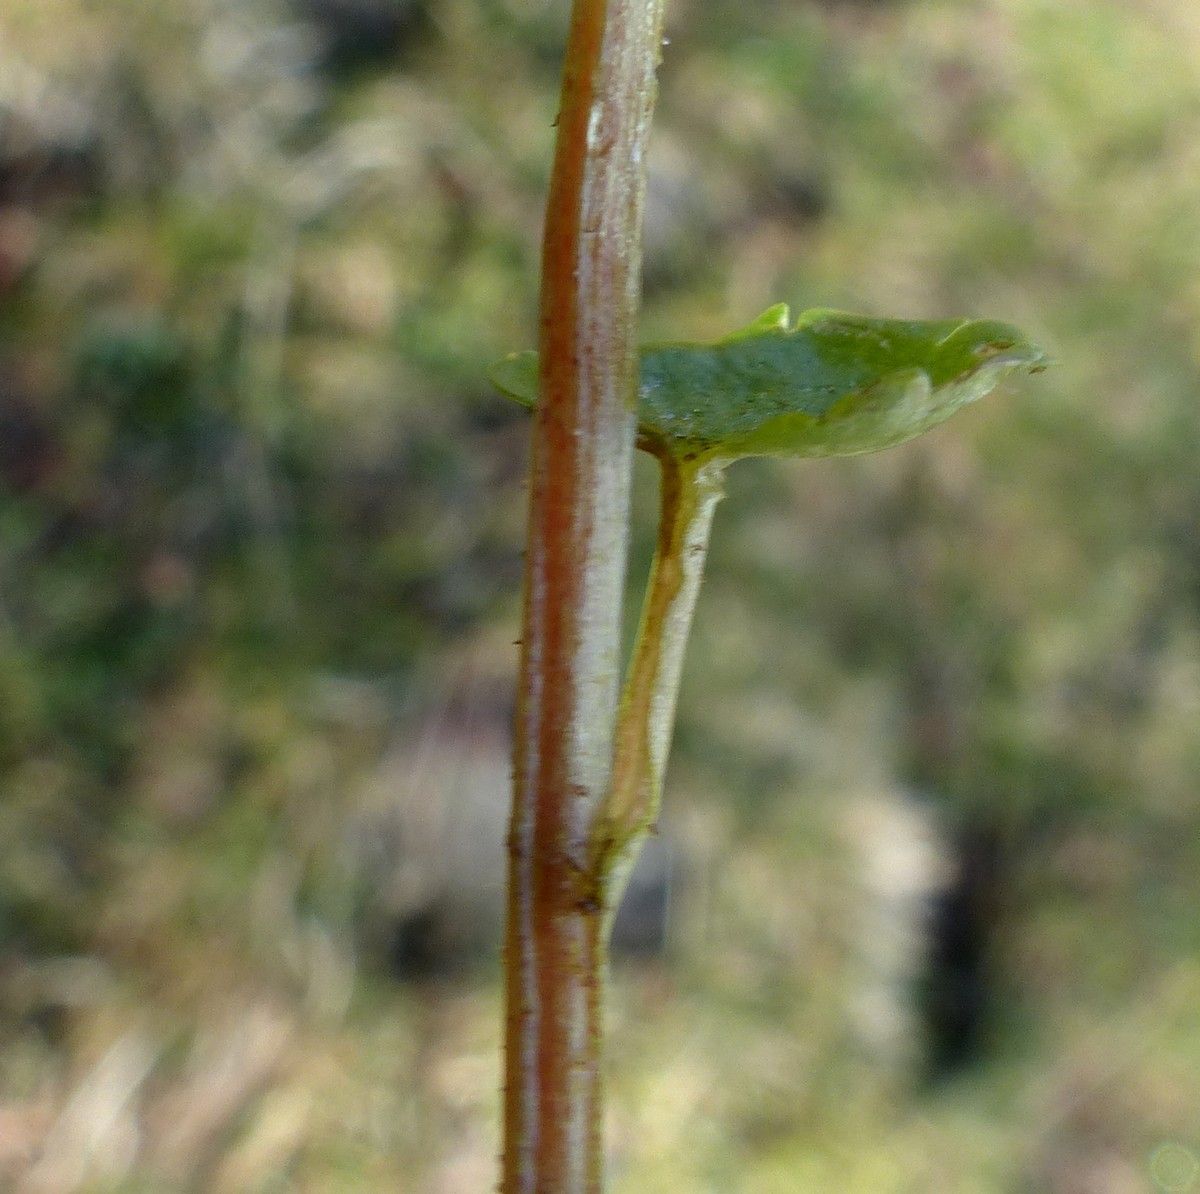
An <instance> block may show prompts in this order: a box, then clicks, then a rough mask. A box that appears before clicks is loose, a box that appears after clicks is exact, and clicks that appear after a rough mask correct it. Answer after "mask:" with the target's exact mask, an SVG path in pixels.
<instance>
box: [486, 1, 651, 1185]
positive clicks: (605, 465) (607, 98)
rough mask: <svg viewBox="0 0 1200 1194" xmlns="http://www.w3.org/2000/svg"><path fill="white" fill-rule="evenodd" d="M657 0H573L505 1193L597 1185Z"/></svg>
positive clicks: (550, 290)
mask: <svg viewBox="0 0 1200 1194" xmlns="http://www.w3.org/2000/svg"><path fill="white" fill-rule="evenodd" d="M660 21H661V0H576V3H575V7H574V12H573V16H572V22H571V30H570V35H569V41H568V46H567V54H566V64H565V67H564V72H563V91H562V103H561V108H560V111H559V121H558V143H557V149H556V153H555V160H554V169H553V174H552V178H551V184H550V196H549V202H548V206H547V212H546V228H545V241H544V246H543V259H542V270H543V274H542V301H541V376H540V390H541V396H542V397H541V401H540V402H539V404H538V408H537V414H536V417H535V420H534V432H533V454H532V484H531V495H530V516H529V538H528V550H527V558H526V577H525V605H524V630H523V635H522V652H521V665H520V675H519V680H518V691H517V715H516V752H515V768H514V771H515V776H514V799H513V816H512V824H511V830H510V836H509V908H508V927H507V933H506V941H505V966H506V996H507V1016H506V1044H505V1095H504V1119H505V1123H504V1158H503V1177H502V1182H501V1190H502V1191H503V1194H594V1192H595V1191H598V1190H599V1189H600V1184H601V1175H602V1151H601V1144H600V1127H601V1112H600V1033H601V1024H600V1017H601V1010H602V1009H601V984H602V978H603V970H604V932H605V929H604V926H605V921H606V918H605V915H604V911H605V910H604V909H603V908H602V907H601V906H599V905H600V903H601V901H599V900H597V898H596V892H597V886H596V884H595V883H594V882H593V880H592V877H591V876H590V875H589V873H588V870H589V862H590V856H591V851H590V847H589V841H588V833H589V826H590V824H591V822H592V819H593V816H594V813H595V809H596V806H597V804H598V802H599V801H600V800H601V798H602V796H603V793H604V790H605V788H606V786H607V783H608V777H609V771H610V767H611V755H612V735H613V720H614V714H615V705H616V689H617V678H618V667H619V661H618V654H619V633H620V617H621V598H622V590H623V586H624V580H625V558H626V536H627V521H628V501H629V477H630V471H631V467H632V454H633V441H634V414H633V402H634V388H635V369H636V321H637V306H638V298H639V291H640V272H641V271H640V264H641V261H640V244H641V211H642V199H643V194H644V189H645V175H644V167H643V164H642V163H643V160H644V151H645V143H646V137H647V132H648V128H649V123H650V113H651V109H652V106H653V97H654V70H655V67H656V65H657V62H658V54H659V43H660Z"/></svg>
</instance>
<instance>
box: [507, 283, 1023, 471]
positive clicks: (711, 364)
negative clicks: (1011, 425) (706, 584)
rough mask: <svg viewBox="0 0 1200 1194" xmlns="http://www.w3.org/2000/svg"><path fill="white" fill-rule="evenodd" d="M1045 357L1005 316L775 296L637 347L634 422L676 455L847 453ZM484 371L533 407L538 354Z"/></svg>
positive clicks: (918, 426) (911, 430)
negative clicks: (718, 333) (742, 314)
mask: <svg viewBox="0 0 1200 1194" xmlns="http://www.w3.org/2000/svg"><path fill="white" fill-rule="evenodd" d="M1045 364H1046V356H1045V353H1043V352H1042V350H1041V349H1040V348H1038V347H1037V346H1036V345H1034V344H1032V343H1030V341H1028V340H1027V339H1025V337H1024V336H1022V335H1021V333H1020V332H1018V331H1017V330H1016V329H1015V328H1012V327H1009V326H1008V325H1007V324H1003V323H995V322H991V321H986V320H975V321H972V320H942V321H936V322H916V321H911V320H902V319H868V318H866V317H864V316H860V315H848V314H846V313H844V312H841V311H828V310H814V311H806V312H805V313H804V314H803V315H801V316H800V318H799V320H798V322H797V323H796V326H795V327H793V328H789V327H788V308H787V306H786V305H785V304H779V305H778V306H775V307H772V308H770V310H768V311H765V312H764V313H763V314H762V315H760V316H759V317H758V319H756V320H755V321H754V322H753V323H751V324H750V325H749V326H748V327H745V328H743V329H741V330H740V331H738V332H735V333H734V334H733V335H731V336H726V337H725V338H724V339H723V340H718V341H716V342H715V343H712V344H658V345H650V346H648V347H645V348H643V349H642V354H641V376H640V381H639V387H638V430H639V435H640V441H641V444H642V446H643V447H645V448H646V449H648V450H649V451H651V452H654V453H656V454H658V455H664V454H665V455H670V456H674V457H677V458H710V459H728V460H733V459H737V458H738V457H742V456H850V455H855V454H857V453H860V452H874V451H877V450H878V449H880V448H887V447H891V446H892V445H893V444H899V443H902V442H903V441H904V440H907V439H911V438H912V437H913V436H916V435H920V434H921V432H923V431H926V430H928V429H929V428H930V427H933V426H935V425H936V424H938V423H941V422H942V421H943V420H945V419H948V418H949V417H950V416H951V415H952V414H953V413H954V412H955V411H956V410H958V408H959V407H961V406H965V405H966V404H967V403H969V402H974V401H975V400H976V399H978V398H982V397H983V396H984V395H985V394H986V393H988V391H989V390H991V389H993V388H994V387H995V386H996V384H997V383H998V382H999V381H1000V380H1001V379H1002V378H1004V377H1005V376H1006V375H1008V374H1012V373H1021V372H1025V373H1030V372H1036V371H1038V370H1040V369H1043V368H1045ZM491 378H492V381H493V382H494V383H495V384H496V386H497V387H498V388H499V389H500V390H501V391H502V392H503V393H505V394H507V395H508V396H509V397H511V398H514V399H516V400H517V401H518V402H521V403H523V404H524V405H526V406H533V405H534V403H535V402H536V400H537V384H538V381H537V354H536V353H533V352H523V353H514V354H512V355H511V356H508V357H505V358H504V359H503V360H502V361H499V362H497V364H496V365H494V366H493V367H492V369H491Z"/></svg>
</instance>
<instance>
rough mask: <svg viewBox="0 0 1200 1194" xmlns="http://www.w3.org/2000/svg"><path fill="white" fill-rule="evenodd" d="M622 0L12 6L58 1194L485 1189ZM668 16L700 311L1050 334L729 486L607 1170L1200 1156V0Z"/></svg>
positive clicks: (1175, 1176)
mask: <svg viewBox="0 0 1200 1194" xmlns="http://www.w3.org/2000/svg"><path fill="white" fill-rule="evenodd" d="M565 10H566V5H565V4H548V3H544V2H543V0H295V3H293V4H286V3H284V2H283V0H278V2H275V0H176V2H175V3H171V4H163V3H158V2H152V0H128V2H126V3H120V4H102V5H97V4H85V3H83V0H8V3H6V4H5V5H3V6H2V8H0V764H2V767H3V772H2V780H0V782H2V785H3V800H2V803H0V1174H3V1177H0V1183H10V1184H13V1185H15V1186H17V1188H20V1189H27V1190H48V1191H55V1192H57V1191H68V1190H87V1191H91V1190H104V1191H107V1190H128V1191H140V1190H153V1191H156V1192H157V1191H165V1190H175V1189H206V1190H207V1189H211V1190H217V1191H231V1192H232V1191H237V1192H241V1191H255V1190H261V1191H269V1190H280V1189H291V1188H297V1189H320V1190H363V1191H367V1190H377V1189H385V1188H386V1189H406V1190H413V1191H419V1192H421V1194H425V1192H429V1194H435V1192H443V1191H444V1192H450V1191H454V1192H457V1191H462V1190H476V1189H478V1190H483V1189H487V1188H489V1186H490V1184H491V1182H492V1180H493V1177H492V1170H493V1156H494V1153H495V1149H496V1143H495V1142H496V1131H495V1121H494V1116H495V1106H496V1099H495V1091H494V1087H495V1084H496V1082H497V1080H498V1064H497V1059H496V1056H495V1049H496V1042H497V1037H498V1030H497V1013H496V1008H497V990H496V981H495V980H496V975H495V967H494V965H487V964H483V965H481V966H479V967H477V968H476V969H474V970H471V969H469V968H468V969H466V970H463V971H460V972H456V973H451V974H447V975H444V976H443V977H442V978H441V979H440V980H438V981H437V982H430V981H426V982H424V983H419V984H414V983H412V982H408V981H404V980H405V979H406V978H408V977H411V975H412V974H413V973H414V972H416V971H417V970H418V969H420V970H421V972H422V973H428V972H429V970H430V966H429V965H428V963H429V960H430V957H431V956H433V955H435V954H438V955H440V954H444V953H446V952H448V951H449V950H450V947H452V946H453V947H455V952H454V955H453V956H457V957H461V956H471V955H472V953H473V954H474V955H475V956H479V955H480V952H481V951H482V955H483V956H484V957H487V956H488V953H489V950H490V949H491V945H490V942H491V941H492V940H493V938H492V936H491V934H492V933H493V930H494V923H495V917H496V915H497V913H496V910H495V906H496V903H497V901H498V883H499V867H500V865H501V852H500V849H499V845H498V843H499V840H500V835H501V826H502V823H503V815H504V814H503V800H504V791H503V789H504V782H505V776H506V767H507V764H506V761H505V757H506V749H507V748H506V740H507V706H508V701H509V691H510V683H511V681H510V676H511V672H512V668H513V663H514V660H513V656H514V652H513V649H512V647H511V640H512V638H513V636H514V634H515V624H516V619H515V609H516V601H517V592H516V590H517V587H518V585H519V574H520V567H519V565H520V558H519V553H520V547H521V537H522V521H523V517H524V512H523V493H522V483H523V460H524V444H525V430H524V421H525V420H524V416H523V415H522V414H521V413H520V412H518V411H511V412H510V411H509V410H508V409H507V408H506V405H505V404H504V403H503V402H501V401H500V400H498V399H496V398H495V397H494V396H493V395H492V394H491V393H490V392H489V387H488V384H487V382H486V379H485V376H484V374H485V369H486V366H487V364H488V363H489V362H490V361H492V360H494V359H496V358H497V357H498V356H499V355H500V354H501V353H503V352H504V351H505V350H507V349H508V348H509V347H511V346H512V345H514V344H521V343H531V342H532V341H533V339H534V333H533V312H534V310H535V306H536V303H535V287H536V272H537V256H538V250H537V242H538V231H539V221H540V212H541V204H542V189H543V186H544V181H545V177H546V172H547V163H548V161H549V155H550V147H551V142H552V136H553V129H552V122H553V118H554V106H555V102H556V92H557V86H558V81H557V74H558V65H559V54H560V49H561V41H562V36H563V30H564V25H565V19H566V11H565ZM668 34H669V38H670V45H669V46H668V47H667V48H666V50H665V57H664V63H663V69H662V89H661V103H660V113H659V118H658V121H657V124H656V132H655V136H654V144H653V148H652V166H651V179H650V187H649V194H648V201H647V259H646V287H647V305H646V312H645V326H644V329H643V332H644V339H646V340H647V341H650V342H663V341H666V340H677V339H680V338H686V339H689V340H690V339H695V340H704V339H705V338H712V337H714V336H717V335H719V334H720V333H721V330H722V329H724V328H728V327H730V326H738V325H739V324H740V323H744V322H745V320H746V319H747V318H748V317H750V316H751V315H752V314H753V312H754V311H756V310H761V309H763V308H764V307H765V306H766V305H767V304H768V303H770V302H773V301H775V300H776V299H778V298H781V297H784V298H787V299H788V300H789V301H790V302H792V303H793V304H794V305H795V306H796V307H798V308H804V307H809V306H812V307H815V306H835V307H844V308H849V309H855V310H864V311H868V312H870V313H872V314H875V315H879V316H903V317H905V318H913V319H926V318H928V319H937V318H942V317H945V316H946V315H948V314H953V315H957V314H958V313H966V314H978V315H987V316H994V317H999V318H1003V319H1005V320H1010V321H1012V322H1013V323H1014V324H1016V325H1018V326H1020V327H1021V328H1023V329H1025V330H1027V331H1028V332H1029V333H1030V334H1031V335H1032V336H1033V338H1034V339H1036V340H1037V341H1038V342H1040V343H1042V344H1044V345H1046V347H1047V348H1048V349H1049V350H1050V351H1051V352H1052V353H1053V355H1054V357H1055V359H1056V367H1055V369H1054V370H1053V371H1051V372H1049V373H1047V374H1045V375H1044V377H1043V378H1041V379H1039V381H1038V383H1037V385H1036V386H1023V387H1021V388H1020V389H1019V390H1018V389H1013V390H1011V391H1009V392H1008V393H1007V394H1003V395H998V396H997V397H996V398H994V399H993V400H990V401H989V402H988V403H986V404H982V405H980V406H978V407H975V408H973V409H972V410H971V411H970V412H968V413H966V414H964V415H962V416H960V417H959V418H958V419H956V420H954V421H953V423H951V424H950V425H948V426H947V427H945V428H942V429H940V430H938V431H937V432H935V433H933V434H932V435H930V436H927V437H926V438H925V439H923V440H922V441H920V442H919V443H914V444H911V445H908V446H906V447H903V448H900V449H897V450H895V451H894V452H892V453H889V454H888V455H886V456H881V457H873V458H866V459H863V460H860V461H814V462H806V463H803V464H789V465H787V466H780V465H777V464H775V463H773V462H756V463H754V464H750V465H745V466H743V467H742V468H741V469H739V471H738V472H737V473H735V474H734V476H733V478H732V480H731V484H730V487H729V490H730V492H729V498H728V499H727V501H726V502H725V504H724V505H723V507H722V509H721V511H720V513H719V515H718V525H717V527H716V531H715V535H714V548H713V555H712V559H711V564H710V569H709V580H708V583H707V586H706V592H705V594H704V596H703V598H702V600H701V604H700V609H699V613H698V622H697V627H696V633H695V638H694V642H693V647H692V650H691V654H690V657H689V663H688V668H687V672H686V675H685V678H684V691H683V696H682V702H681V723H680V732H679V739H678V745H677V750H676V752H675V758H674V761H673V765H672V768H671V772H670V774H669V776H668V790H667V804H668V808H669V817H668V819H669V821H670V822H671V824H670V825H669V826H668V828H669V829H670V830H671V832H672V834H673V835H674V837H675V839H676V842H677V844H678V852H679V855H680V857H681V861H680V863H679V864H678V866H677V867H676V875H677V877H676V880H675V882H674V887H673V903H672V916H671V921H670V923H669V931H668V937H669V947H668V952H667V955H666V957H665V958H664V959H662V960H660V961H658V962H655V963H650V964H648V965H645V966H642V967H641V968H638V969H626V970H622V971H621V972H620V973H619V975H618V982H617V984H616V990H615V992H614V997H613V1002H614V1007H613V1016H614V1021H615V1022H614V1028H613V1046H612V1072H613V1078H612V1083H611V1090H612V1100H613V1107H612V1118H611V1127H612V1140H611V1144H612V1155H613V1186H614V1189H615V1190H616V1191H618V1192H620V1191H637V1192H638V1194H653V1192H654V1191H659V1190H661V1191H671V1192H672V1194H674V1192H676V1191H682V1190H687V1191H691V1190H697V1191H700V1190H711V1191H721V1192H722V1194H724V1192H728V1191H747V1192H753V1194H759V1192H763V1194H766V1192H771V1191H781V1192H782V1191H793V1190H839V1191H849V1192H851V1194H853V1192H859V1191H861V1192H863V1194H868V1192H869V1194H888V1192H889V1191H894V1192H896V1194H900V1192H901V1191H911V1190H921V1191H925V1190H953V1191H962V1192H965V1194H970V1192H972V1191H979V1192H984V1194H990V1192H1001V1191H1014V1192H1015V1191H1022V1190H1037V1191H1043V1190H1044V1191H1049V1192H1051V1194H1075V1192H1077V1191H1078V1192H1087V1194H1092V1192H1097V1194H1116V1192H1124V1191H1155V1190H1159V1189H1163V1190H1175V1189H1178V1190H1186V1189H1189V1188H1198V1189H1200V1177H1197V1175H1196V1166H1197V1163H1198V1161H1200V1128H1198V1127H1197V1118H1196V1108H1197V1107H1198V1106H1200V1031H1198V1028H1197V1025H1198V1021H1197V1017H1196V1012H1195V1009H1196V1007H1197V1005H1198V1003H1200V918H1198V917H1197V916H1196V914H1195V909H1196V908H1197V907H1198V906H1200V536H1198V534H1197V530H1196V526H1197V512H1198V511H1200V470H1198V469H1197V467H1196V461H1197V458H1198V454H1200V418H1198V412H1200V404H1198V401H1197V396H1198V393H1200V334H1198V332H1197V329H1198V328H1200V287H1198V285H1197V279H1200V199H1198V197H1197V190H1196V178H1197V175H1198V170H1200V131H1198V130H1200V123H1198V120H1200V71H1197V68H1196V64H1197V62H1198V61H1200V10H1197V7H1196V6H1195V4H1194V3H1193V0H1145V2H1144V3H1137V4H1130V3H1119V2H1117V0H1100V2H1097V3H1091V4H1062V3H1060V2H1058V0H980V2H978V3H972V4H964V3H959V2H956V0H929V2H921V3H916V2H913V0H889V2H884V0H875V2H872V3H867V2H866V0H861V2H857V3H854V2H850V0H828V2H824V3H817V2H816V0H813V2H811V3H802V4H798V3H795V2H794V0H787V2H785V0H753V2H747V0H739V2H738V3H733V2H731V0H703V2H701V0H672V3H671V5H670V11H669V17H668ZM649 480H650V478H649V477H643V478H642V481H643V482H648V481H649ZM647 488H648V486H647V485H645V484H643V486H642V489H647ZM646 496H647V494H646V493H644V492H643V493H641V494H640V497H641V498H645V497H646ZM642 505H643V506H644V507H645V508H644V510H642V509H641V507H639V516H638V525H637V537H638V558H639V560H643V561H644V559H645V557H646V554H647V551H648V548H649V545H650V543H651V542H652V537H653V526H652V519H651V515H650V511H651V503H649V502H643V503H642ZM464 891H465V892H466V893H467V894H466V895H465V896H463V895H462V892H464ZM455 893H458V894H457V896H456V895H455ZM451 897H454V898H451ZM456 899H457V902H456ZM1189 1183H1190V1184H1189Z"/></svg>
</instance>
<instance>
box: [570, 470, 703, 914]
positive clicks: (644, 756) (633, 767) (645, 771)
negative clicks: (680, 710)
mask: <svg viewBox="0 0 1200 1194" xmlns="http://www.w3.org/2000/svg"><path fill="white" fill-rule="evenodd" d="M660 465H661V468H662V479H661V513H660V516H659V524H658V544H657V547H656V549H655V553H654V561H653V563H652V564H651V566H650V576H649V578H648V580H647V582H646V597H645V600H644V602H643V605H642V616H641V622H640V624H639V626H638V633H637V639H636V641H635V643H634V648H633V658H632V659H631V661H630V665H629V674H628V676H627V677H626V680H625V687H624V691H623V692H622V694H621V705H620V711H619V712H618V714H617V733H616V745H615V747H614V754H613V771H612V779H611V781H610V784H609V790H608V793H607V794H606V796H605V800H604V803H603V804H602V805H601V807H600V809H599V811H598V814H597V818H596V828H595V830H594V831H593V833H592V842H593V851H594V859H593V865H592V871H593V874H594V875H595V876H596V877H597V883H598V886H599V889H600V891H601V893H602V902H603V903H604V904H605V905H606V906H607V907H609V908H615V906H616V903H617V901H618V900H619V899H620V895H621V889H622V886H623V883H624V879H625V877H626V876H627V874H628V872H629V870H630V868H631V867H632V865H633V862H634V861H635V859H636V856H637V851H638V848H639V847H640V845H641V843H642V841H643V840H644V838H645V836H646V834H647V833H649V832H650V831H651V830H652V829H653V827H654V825H655V823H656V822H657V820H658V814H659V808H660V806H661V804H662V785H663V775H664V773H665V771H666V766H667V754H668V752H669V750H670V746H671V731H672V728H673V727H674V724H675V702H676V698H677V697H678V695H679V681H680V677H681V675H682V672H683V656H684V651H685V649H686V647H687V640H688V634H689V632H690V631H691V626H692V615H693V614H694V612H695V609H696V597H697V595H698V594H699V592H700V580H701V578H702V576H703V573H704V559H705V556H706V555H707V552H708V538H709V532H710V530H711V528H712V519H713V512H714V511H715V510H716V506H717V502H718V501H720V499H721V497H722V495H723V492H724V490H723V480H724V462H721V461H709V462H707V463H699V462H697V461H694V460H682V461H681V460H676V459H674V458H673V457H671V456H668V455H665V454H664V455H663V456H662V457H661V458H660Z"/></svg>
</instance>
